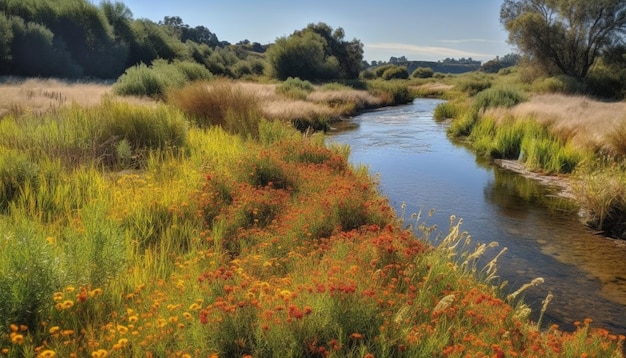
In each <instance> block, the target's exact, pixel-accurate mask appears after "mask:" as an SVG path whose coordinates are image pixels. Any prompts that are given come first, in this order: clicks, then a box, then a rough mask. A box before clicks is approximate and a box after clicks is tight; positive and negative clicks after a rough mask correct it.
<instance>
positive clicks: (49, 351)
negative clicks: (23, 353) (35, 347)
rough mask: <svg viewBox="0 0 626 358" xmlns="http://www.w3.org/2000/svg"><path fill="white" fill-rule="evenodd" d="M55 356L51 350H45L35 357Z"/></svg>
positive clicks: (49, 357)
mask: <svg viewBox="0 0 626 358" xmlns="http://www.w3.org/2000/svg"><path fill="white" fill-rule="evenodd" d="M56 356H57V354H56V353H55V352H54V351H53V350H50V349H46V350H45V351H42V352H41V353H39V355H38V356H37V357H41V358H54V357H56Z"/></svg>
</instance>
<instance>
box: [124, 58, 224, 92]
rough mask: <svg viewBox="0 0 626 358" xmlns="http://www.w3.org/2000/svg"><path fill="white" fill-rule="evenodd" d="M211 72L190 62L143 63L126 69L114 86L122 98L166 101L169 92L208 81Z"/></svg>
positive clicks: (157, 61) (160, 61)
mask: <svg viewBox="0 0 626 358" xmlns="http://www.w3.org/2000/svg"><path fill="white" fill-rule="evenodd" d="M211 77H212V75H211V72H209V70H207V69H206V68H205V67H204V66H202V65H200V64H198V63H195V62H189V61H175V62H173V63H169V62H167V61H165V60H155V61H154V62H153V63H152V65H151V66H150V67H148V66H146V65H145V64H143V63H141V64H139V65H136V66H133V67H130V68H128V69H126V72H125V73H124V74H123V75H121V76H120V77H119V78H118V79H117V82H116V83H115V84H114V86H113V91H114V93H116V94H119V95H122V96H148V97H154V98H158V99H164V98H165V96H166V93H167V91H168V90H170V89H172V88H180V87H182V86H183V85H185V84H186V83H188V82H191V81H197V80H208V79H210V78H211Z"/></svg>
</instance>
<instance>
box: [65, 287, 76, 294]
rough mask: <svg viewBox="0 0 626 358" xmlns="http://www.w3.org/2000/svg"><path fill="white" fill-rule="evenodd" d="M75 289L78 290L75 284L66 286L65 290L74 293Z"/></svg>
mask: <svg viewBox="0 0 626 358" xmlns="http://www.w3.org/2000/svg"><path fill="white" fill-rule="evenodd" d="M75 290H76V289H75V288H74V286H67V287H66V288H65V292H67V293H72V292H74V291H75Z"/></svg>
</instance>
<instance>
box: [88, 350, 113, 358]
mask: <svg viewBox="0 0 626 358" xmlns="http://www.w3.org/2000/svg"><path fill="white" fill-rule="evenodd" d="M108 355H109V352H108V351H107V350H106V349H98V350H97V351H94V352H91V357H92V358H106V357H107V356H108Z"/></svg>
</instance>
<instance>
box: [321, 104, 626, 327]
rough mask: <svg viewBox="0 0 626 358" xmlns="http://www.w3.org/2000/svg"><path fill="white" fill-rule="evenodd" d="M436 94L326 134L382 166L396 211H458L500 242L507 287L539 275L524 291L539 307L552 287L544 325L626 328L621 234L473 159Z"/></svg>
mask: <svg viewBox="0 0 626 358" xmlns="http://www.w3.org/2000/svg"><path fill="white" fill-rule="evenodd" d="M440 102H441V101H439V100H432V99H423V100H422V99H419V100H416V101H415V102H414V103H413V104H411V105H407V106H401V107H393V108H389V109H385V110H380V111H373V112H368V113H364V114H362V115H359V116H357V117H355V118H354V119H353V120H351V121H349V122H347V123H340V124H336V125H334V127H335V130H333V131H331V132H330V133H329V141H332V142H339V143H344V144H349V145H350V147H351V153H352V154H351V161H352V162H353V163H355V164H363V165H366V166H368V167H369V169H370V172H371V173H372V174H379V175H380V191H381V193H382V194H383V195H386V196H387V197H388V198H389V200H390V202H391V204H392V205H393V206H394V207H395V209H396V212H398V213H400V212H401V209H400V208H401V206H402V205H403V204H404V205H406V211H405V212H406V213H407V215H409V214H411V213H414V212H418V211H427V210H429V209H432V208H434V209H436V212H435V214H434V215H433V216H432V217H431V218H429V219H428V224H435V225H437V226H438V227H439V228H447V227H448V225H449V217H450V216H451V215H456V217H459V218H463V227H462V228H463V230H466V231H468V232H469V233H470V234H471V236H472V240H473V242H475V243H476V242H487V243H488V242H492V241H497V242H498V243H499V244H500V248H502V247H507V248H508V251H507V253H506V254H505V256H503V257H501V258H500V259H499V266H498V275H499V277H500V279H501V280H502V281H507V282H508V284H507V285H506V286H505V290H510V291H513V290H516V289H517V288H519V287H520V286H521V285H522V284H524V283H527V282H530V281H531V280H533V279H535V278H537V277H542V278H544V280H545V283H544V284H543V285H541V286H539V287H535V288H532V289H530V290H528V291H526V295H525V302H526V303H527V304H529V305H530V306H531V307H532V308H533V311H534V312H536V313H538V312H539V310H540V308H541V301H542V300H543V299H544V298H545V297H546V295H547V294H548V293H552V294H553V295H554V299H553V301H552V302H551V304H550V306H549V307H548V311H547V312H546V315H545V316H544V323H545V324H551V323H557V324H559V325H560V326H561V327H562V328H564V329H573V325H572V324H573V322H575V321H582V320H583V319H585V318H591V319H593V321H594V324H595V326H596V327H602V328H606V329H608V330H610V331H612V332H614V333H619V334H626V242H623V241H617V240H612V239H608V238H604V237H601V236H596V235H593V234H592V233H591V232H590V231H589V230H588V229H587V228H586V227H585V226H584V225H582V224H581V223H580V221H579V220H578V218H577V215H576V212H577V208H576V207H575V206H574V205H573V204H572V203H571V202H570V201H569V200H567V199H564V198H561V197H559V196H557V195H555V191H554V189H552V188H547V187H545V186H542V185H539V184H538V183H537V182H535V181H533V180H531V179H528V178H525V177H522V176H519V175H517V174H514V173H511V172H508V171H505V170H501V169H500V168H497V167H494V166H492V165H491V164H490V163H489V162H488V161H483V160H477V159H476V157H475V155H474V154H473V153H471V152H470V151H469V150H467V149H466V148H465V147H464V146H462V145H459V144H458V143H457V144H454V143H452V142H451V141H450V140H448V138H447V136H446V127H445V125H442V124H440V123H437V122H435V121H434V120H433V119H432V112H433V110H434V108H435V106H436V105H437V104H438V103H440ZM500 248H495V249H492V250H493V251H492V252H491V254H492V255H495V254H497V252H499V250H500ZM504 294H506V291H505V292H504ZM536 317H537V316H535V318H536Z"/></svg>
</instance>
